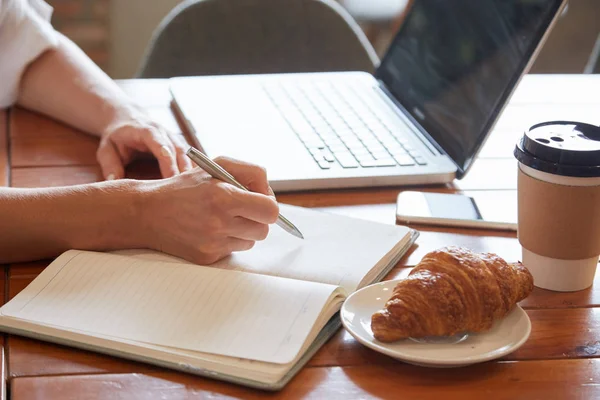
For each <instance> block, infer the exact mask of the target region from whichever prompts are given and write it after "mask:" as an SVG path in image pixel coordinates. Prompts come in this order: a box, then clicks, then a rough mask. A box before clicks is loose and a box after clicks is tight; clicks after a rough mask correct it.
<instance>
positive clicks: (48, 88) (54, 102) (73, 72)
mask: <svg viewBox="0 0 600 400" xmlns="http://www.w3.org/2000/svg"><path fill="white" fill-rule="evenodd" d="M17 102H18V104H20V105H21V106H23V107H25V108H28V109H31V110H34V111H37V112H40V113H42V114H45V115H48V116H50V117H52V118H54V119H57V120H60V121H62V122H64V123H66V124H68V125H71V126H73V127H76V128H78V129H80V130H82V131H84V132H88V133H91V134H95V135H100V134H101V133H102V132H103V131H104V130H105V129H106V128H107V127H108V126H109V125H110V124H112V123H114V121H115V120H117V119H119V118H120V117H122V116H123V115H128V114H131V113H135V112H137V109H136V106H135V105H134V104H133V103H132V101H131V100H130V99H129V98H128V97H127V96H126V95H125V94H124V93H123V92H122V91H121V89H120V88H119V87H118V86H117V84H116V83H115V82H114V81H113V80H112V79H110V78H109V77H108V76H107V75H106V74H105V73H104V72H103V71H102V70H101V69H100V68H98V66H97V65H95V64H94V63H93V62H92V61H91V60H90V59H89V58H88V57H87V56H86V55H85V54H84V53H83V52H82V51H81V49H79V48H78V47H77V46H75V44H73V43H72V42H71V41H70V40H69V39H67V38H66V37H64V36H62V35H60V40H59V45H58V47H57V48H56V49H53V50H49V51H47V52H45V53H44V54H42V55H41V56H40V57H38V58H37V59H36V60H35V61H33V62H32V63H31V65H29V67H28V68H27V70H26V71H25V73H24V74H23V76H22V78H21V85H20V91H19V98H18V101H17Z"/></svg>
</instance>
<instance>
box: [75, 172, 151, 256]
mask: <svg viewBox="0 0 600 400" xmlns="http://www.w3.org/2000/svg"><path fill="white" fill-rule="evenodd" d="M84 191H85V192H86V193H85V197H86V198H87V199H89V200H90V201H82V202H80V204H79V205H77V206H75V207H74V210H73V216H74V217H75V218H76V219H79V218H84V220H85V223H86V225H87V229H86V228H83V229H80V228H82V227H81V224H80V222H79V223H78V225H79V226H80V228H75V229H68V230H67V231H70V232H71V233H73V235H72V237H71V239H70V240H69V242H70V243H69V246H68V247H69V248H78V249H89V250H118V249H128V248H143V247H146V246H145V240H146V239H145V237H144V227H143V226H140V220H141V214H142V210H141V209H142V207H143V197H144V186H143V181H135V180H130V179H122V180H116V181H110V182H101V183H96V184H92V185H89V186H87V187H85V189H84Z"/></svg>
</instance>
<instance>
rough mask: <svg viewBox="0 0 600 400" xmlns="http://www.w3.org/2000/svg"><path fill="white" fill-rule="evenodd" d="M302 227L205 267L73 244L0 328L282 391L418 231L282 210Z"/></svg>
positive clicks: (275, 232)
mask: <svg viewBox="0 0 600 400" xmlns="http://www.w3.org/2000/svg"><path fill="white" fill-rule="evenodd" d="M282 212H283V214H284V215H286V216H288V217H289V218H290V220H292V221H293V222H294V223H295V224H296V225H297V226H298V228H299V229H300V230H301V231H302V232H303V234H304V236H305V238H306V239H305V240H299V239H297V238H295V237H293V236H291V235H289V234H287V233H285V232H284V231H283V230H281V229H280V228H279V227H277V226H273V227H272V228H271V231H270V233H269V236H268V238H267V239H266V240H264V241H262V242H259V243H257V244H256V246H255V247H254V248H253V249H252V250H250V251H246V252H240V253H235V254H234V255H232V256H231V257H229V258H227V259H224V260H222V261H220V262H218V263H217V264H213V265H211V266H210V267H204V266H198V265H194V264H191V263H187V262H185V261H182V260H180V259H177V258H174V257H171V256H168V255H165V254H161V253H154V252H151V251H147V250H128V251H124V252H118V253H97V252H86V251H78V250H70V251H67V252H66V253H64V254H62V255H61V256H60V257H58V258H57V259H56V260H55V261H54V262H53V263H52V264H50V265H49V266H48V267H47V268H46V269H45V270H44V271H43V272H42V273H41V274H40V275H39V276H38V277H37V278H36V279H35V280H34V281H33V282H32V283H31V284H30V285H29V286H27V288H25V289H24V290H23V291H22V292H21V293H19V294H18V295H17V296H16V297H15V298H14V299H12V300H11V301H10V302H9V303H7V304H6V305H5V306H3V307H2V308H1V309H0V330H3V331H6V332H11V333H16V334H20V335H24V336H30V337H34V338H38V339H42V340H47V341H52V342H57V343H61V344H66V345H70V346H74V347H80V348H84V349H90V350H93V351H98V352H102V353H107V354H111V355H115V356H119V357H124V358H129V359H134V360H138V361H143V362H148V363H152V364H157V365H162V366H166V367H169V368H174V369H179V370H184V371H187V372H190V373H194V374H198V375H203V376H208V377H212V378H217V379H223V380H227V381H232V382H236V383H240V384H244V385H247V386H253V387H258V388H262V389H271V390H275V389H279V388H281V387H283V386H284V385H285V384H286V383H287V382H288V381H289V380H290V379H291V377H292V376H294V374H295V373H296V372H298V370H299V369H300V368H301V367H302V366H303V365H304V364H305V363H306V362H307V361H308V360H309V359H310V357H311V356H312V355H313V354H314V353H315V352H316V351H317V350H318V348H319V347H320V346H321V345H322V344H323V343H324V342H325V341H326V340H327V339H328V338H329V337H331V335H332V334H333V333H334V332H335V331H336V330H337V328H339V326H340V321H339V317H338V316H337V315H336V313H337V312H338V311H339V309H340V307H341V304H342V302H343V301H344V299H345V298H346V296H347V295H348V294H349V293H351V292H353V291H355V290H357V289H358V288H360V287H363V286H365V285H367V284H370V283H373V282H375V281H379V280H381V279H382V278H383V276H384V275H385V274H386V273H387V272H388V271H389V270H390V268H392V267H393V266H394V265H395V264H396V263H397V262H398V260H399V259H400V257H401V256H402V255H403V254H404V253H405V252H406V251H407V249H408V248H409V247H410V246H411V245H412V244H413V243H414V241H415V239H416V237H417V235H418V234H417V232H416V231H414V230H411V229H409V228H406V227H403V226H395V225H384V224H379V223H374V222H370V221H364V220H359V219H354V218H348V217H344V216H339V215H333V214H328V213H324V212H318V211H313V210H309V209H303V208H298V207H292V206H282Z"/></svg>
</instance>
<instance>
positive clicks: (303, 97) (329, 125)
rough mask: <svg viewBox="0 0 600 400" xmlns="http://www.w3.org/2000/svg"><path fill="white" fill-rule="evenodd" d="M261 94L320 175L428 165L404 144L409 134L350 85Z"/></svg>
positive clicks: (272, 87) (291, 86) (278, 88)
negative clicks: (335, 170)
mask: <svg viewBox="0 0 600 400" xmlns="http://www.w3.org/2000/svg"><path fill="white" fill-rule="evenodd" d="M264 89H265V91H266V93H267V94H268V96H269V97H270V98H271V100H272V101H273V104H275V106H276V107H277V108H278V110H279V111H280V112H281V114H282V115H283V117H284V118H285V119H286V121H287V122H288V124H289V125H290V127H291V128H292V130H293V131H294V132H295V133H296V135H297V136H298V138H299V139H300V141H301V142H302V143H303V144H304V146H305V147H306V149H307V151H308V152H309V153H310V154H311V155H312V157H313V158H314V160H315V162H316V163H317V164H318V165H319V167H321V168H322V169H331V168H336V167H342V168H361V167H364V168H374V167H394V166H398V165H399V166H415V165H427V161H426V160H425V158H424V157H423V156H422V155H421V154H419V152H418V151H417V150H416V149H414V148H413V147H412V146H410V144H409V142H408V140H407V139H406V134H405V131H410V128H409V127H408V126H404V127H398V124H399V122H398V121H395V122H392V121H391V119H390V118H388V117H386V115H385V111H383V110H377V109H376V108H375V107H371V106H370V104H369V103H368V101H365V99H364V95H363V96H359V95H358V94H357V93H356V92H355V91H354V89H353V88H352V87H351V86H350V85H346V84H341V83H335V84H334V83H332V82H325V81H320V82H303V83H302V85H301V86H300V85H298V84H295V83H292V82H290V83H288V82H286V83H281V82H278V83H270V84H266V85H265V86H264ZM394 125H395V126H394Z"/></svg>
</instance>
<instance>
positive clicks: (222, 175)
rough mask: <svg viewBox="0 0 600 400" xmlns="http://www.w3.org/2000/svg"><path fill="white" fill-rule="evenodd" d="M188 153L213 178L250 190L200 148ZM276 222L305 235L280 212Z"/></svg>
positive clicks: (293, 231) (190, 150)
mask: <svg viewBox="0 0 600 400" xmlns="http://www.w3.org/2000/svg"><path fill="white" fill-rule="evenodd" d="M186 154H187V156H188V157H189V158H190V159H192V161H194V162H195V163H196V164H197V165H198V166H199V167H200V168H202V169H203V170H204V171H206V172H208V174H210V176H212V177H213V178H215V179H219V180H221V181H223V182H227V183H229V184H231V185H233V186H235V187H237V188H238V189H241V190H244V191H249V190H248V189H247V188H246V187H245V186H244V185H242V184H241V183H239V182H238V181H237V180H236V179H235V178H234V177H233V176H232V175H231V174H230V173H229V172H227V171H226V170H224V169H223V168H221V166H219V164H217V163H215V162H214V161H213V160H211V159H210V158H209V157H207V156H206V155H204V154H203V153H202V152H200V151H199V150H198V149H195V148H193V147H190V148H189V149H188V151H187V153H186ZM276 223H277V225H279V226H280V227H281V228H283V230H285V231H286V232H288V233H290V234H291V235H294V236H296V237H297V238H300V239H304V236H302V233H301V232H300V231H299V230H298V228H296V226H295V225H294V224H293V223H292V222H291V221H290V220H288V219H287V218H286V217H284V216H283V215H281V214H279V215H278V216H277V222H276Z"/></svg>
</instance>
